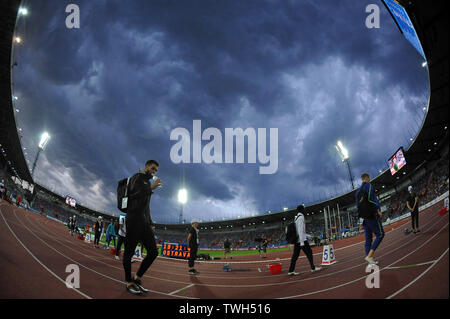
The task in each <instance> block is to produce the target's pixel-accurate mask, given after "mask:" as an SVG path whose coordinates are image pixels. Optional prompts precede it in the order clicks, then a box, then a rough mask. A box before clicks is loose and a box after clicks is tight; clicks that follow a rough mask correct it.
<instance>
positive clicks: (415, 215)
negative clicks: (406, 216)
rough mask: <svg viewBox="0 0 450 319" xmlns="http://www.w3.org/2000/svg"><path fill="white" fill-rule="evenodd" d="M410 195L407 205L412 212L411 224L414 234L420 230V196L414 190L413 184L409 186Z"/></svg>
mask: <svg viewBox="0 0 450 319" xmlns="http://www.w3.org/2000/svg"><path fill="white" fill-rule="evenodd" d="M408 192H409V196H408V198H407V200H406V206H408V209H409V211H410V212H411V226H412V231H413V233H414V234H416V233H418V232H420V229H419V196H417V195H416V193H415V192H414V190H413V187H412V186H408Z"/></svg>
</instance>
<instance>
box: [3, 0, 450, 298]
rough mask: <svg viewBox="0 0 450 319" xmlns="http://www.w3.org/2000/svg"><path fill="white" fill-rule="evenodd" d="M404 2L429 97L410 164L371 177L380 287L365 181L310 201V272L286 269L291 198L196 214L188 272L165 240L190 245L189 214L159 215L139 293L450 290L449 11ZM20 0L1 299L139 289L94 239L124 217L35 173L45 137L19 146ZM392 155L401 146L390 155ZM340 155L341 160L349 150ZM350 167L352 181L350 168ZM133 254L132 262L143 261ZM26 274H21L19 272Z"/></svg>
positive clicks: (6, 100) (363, 294) (9, 102)
mask: <svg viewBox="0 0 450 319" xmlns="http://www.w3.org/2000/svg"><path fill="white" fill-rule="evenodd" d="M398 3H399V4H401V5H402V6H403V7H404V9H405V10H406V12H407V14H408V16H409V18H410V19H411V20H412V23H413V26H414V29H415V30H416V32H417V36H418V38H419V40H420V44H421V47H422V48H423V52H424V54H425V55H426V57H427V59H426V68H427V70H428V76H429V85H430V97H429V99H428V105H427V106H426V109H425V110H426V114H425V118H424V121H423V123H422V124H421V126H420V131H419V132H418V133H417V135H416V136H415V138H412V139H411V144H410V146H409V147H408V148H407V149H403V148H399V151H400V152H402V153H401V156H403V158H405V159H406V163H407V164H406V166H405V167H402V166H400V165H397V164H395V165H394V164H393V165H392V167H391V169H389V168H386V169H384V170H380V171H379V174H378V175H377V176H374V177H373V178H372V179H371V184H372V186H373V188H374V190H375V193H376V195H377V197H378V199H379V201H380V206H381V210H382V213H383V220H382V222H383V226H384V231H385V233H386V236H385V238H384V240H383V243H382V245H381V246H380V248H379V250H377V259H378V260H379V267H380V282H379V288H376V289H369V288H367V281H366V278H367V276H368V274H369V273H368V272H367V269H366V263H365V262H364V260H363V258H362V257H361V256H362V254H363V247H364V233H363V232H362V231H361V229H360V227H359V218H358V212H357V208H356V204H355V194H356V192H357V190H358V187H356V188H354V187H353V188H352V189H351V190H350V191H348V192H339V194H337V195H336V196H329V197H328V198H326V199H323V200H322V199H321V200H319V201H313V202H312V203H309V204H307V205H306V214H305V223H306V233H307V234H308V235H310V236H309V239H308V241H309V244H310V246H311V247H312V251H313V254H314V262H315V263H316V265H317V266H318V265H320V264H321V262H322V265H323V266H322V270H321V271H320V272H317V273H311V272H310V269H309V265H308V263H307V260H306V257H305V256H304V254H301V255H300V258H299V260H298V262H297V268H296V269H297V271H299V272H300V276H298V277H288V276H287V268H289V263H290V259H291V255H292V251H293V249H292V247H293V245H292V244H289V243H288V241H287V240H286V233H285V231H286V227H287V226H288V224H289V223H290V222H292V220H293V218H294V217H295V215H296V214H297V211H296V207H284V208H282V209H280V210H279V211H268V212H266V213H264V214H260V215H258V216H247V217H243V218H223V219H222V220H219V221H218V220H211V221H206V220H205V221H203V220H200V225H199V231H200V238H201V240H200V244H199V254H198V256H197V260H196V267H197V269H198V270H199V271H200V275H198V276H196V277H193V276H190V275H189V274H187V258H186V257H185V256H182V254H179V253H178V251H177V252H176V253H175V255H174V253H173V252H174V249H175V248H173V247H172V248H170V246H169V248H167V245H172V246H176V245H185V244H186V238H187V234H188V232H189V229H190V224H189V222H187V223H186V221H183V219H182V217H183V216H182V214H183V211H182V212H181V215H180V219H179V223H169V222H167V223H165V222H164V223H163V222H155V223H154V233H155V238H156V243H157V245H158V249H159V256H158V257H157V259H156V260H155V262H154V264H153V265H152V267H151V268H150V269H149V271H148V272H147V273H146V274H145V275H144V277H143V278H142V279H143V282H144V284H145V285H146V287H147V289H149V292H148V293H147V294H145V295H144V296H142V297H141V296H140V297H139V298H141V299H142V298H148V299H175V300H178V301H179V300H185V299H310V298H312V299H448V297H449V286H448V281H449V280H448V279H449V278H448V275H449V254H448V243H449V232H448V218H449V214H448V194H449V193H448V192H449V187H448V170H449V169H448V163H449V154H448V151H449V136H448V110H449V107H448V103H449V100H448V94H449V86H448V76H449V74H448V63H449V61H448V21H449V20H448V14H447V13H446V10H445V9H444V7H443V2H442V1H433V3H432V4H431V3H430V1H421V0H417V1H398ZM23 5H24V3H22V1H20V0H19V1H18V0H15V1H7V2H2V3H1V4H0V12H1V13H0V15H1V19H0V21H1V30H2V38H1V48H2V50H1V51H0V59H1V63H0V67H1V77H2V80H1V85H0V87H1V91H0V98H1V101H2V106H1V111H0V112H1V117H0V118H1V124H0V132H1V134H0V137H1V139H0V147H1V149H0V150H1V152H2V154H1V155H0V180H2V186H3V187H4V189H5V195H4V198H3V199H4V200H3V201H2V202H1V203H0V217H1V218H0V228H1V230H2V231H1V232H0V234H1V235H0V236H1V238H2V240H1V244H0V264H1V268H2V270H3V273H4V275H3V276H2V277H1V278H0V288H1V289H0V291H1V292H0V296H1V298H2V299H128V298H136V296H132V295H130V294H129V293H127V292H126V291H125V289H124V285H125V281H124V278H123V267H122V263H121V262H120V261H118V260H116V259H114V256H113V255H112V250H110V249H109V247H113V246H114V245H112V246H110V245H109V244H108V245H106V243H105V238H104V237H102V238H101V244H102V245H103V247H104V248H105V249H99V250H97V249H94V248H93V246H92V243H91V242H88V241H87V237H88V236H87V235H88V234H90V235H92V234H93V226H94V225H95V222H96V220H97V219H98V217H99V216H101V217H102V218H103V220H104V222H105V229H106V226H107V225H109V224H114V223H115V222H117V221H118V220H119V215H120V214H119V213H117V211H116V212H105V211H101V210H96V209H93V208H90V207H88V206H89V205H84V204H83V203H79V202H76V200H75V199H74V198H72V197H70V196H69V195H67V194H62V191H60V190H58V189H50V188H49V187H46V186H45V185H40V184H39V183H38V182H37V181H35V180H34V179H33V171H34V169H35V166H36V162H37V161H38V156H39V153H40V152H41V151H44V148H45V143H46V142H48V140H47V141H45V139H44V140H42V141H41V142H42V143H43V144H42V145H40V146H39V151H38V154H37V156H36V159H35V162H34V163H33V164H34V165H31V164H32V163H30V162H29V161H27V159H26V157H25V154H24V153H25V151H24V149H23V147H22V144H21V138H22V136H21V135H22V134H23V133H22V132H21V130H20V129H19V127H18V125H17V123H16V114H15V113H17V112H19V111H18V110H17V108H15V104H14V103H15V98H14V94H13V87H14V85H13V83H12V78H13V74H12V73H13V72H14V68H15V67H17V65H15V61H14V60H13V54H12V52H13V47H14V45H15V43H16V42H17V37H16V35H15V27H16V23H17V19H18V18H19V17H20V18H25V19H26V16H25V13H24V12H25V11H24V9H23V8H24V6H23ZM392 18H393V19H395V18H394V16H392ZM446 26H447V27H446ZM398 27H399V29H400V32H402V31H401V28H400V26H398ZM380 129H382V128H380ZM50 143H51V142H50ZM399 147H400V145H399ZM337 148H338V147H337ZM341 153H345V152H341ZM389 155H391V154H389ZM396 158H397V152H396V154H394V155H393V156H392V157H390V159H391V160H393V159H394V160H395V159H396ZM342 161H343V162H345V156H343V157H342ZM347 163H348V161H347ZM394 167H395V168H394ZM348 169H349V172H350V177H351V179H352V176H351V174H352V173H351V170H350V166H348ZM352 183H353V179H352ZM409 186H412V187H413V188H414V190H416V192H417V193H418V194H419V212H420V223H421V227H420V228H421V233H420V235H413V234H408V231H407V229H408V228H410V222H411V214H410V211H409V210H408V208H407V207H406V199H407V197H408V187H409ZM79 200H83V199H82V198H79ZM299 201H300V200H299ZM299 204H300V202H299ZM268 209H269V208H268ZM71 216H77V219H76V220H77V224H76V226H77V227H76V235H75V237H74V236H71V234H70V232H69V231H68V229H67V224H68V222H69V217H71ZM105 229H104V230H105ZM104 230H103V231H104ZM405 230H406V231H405ZM261 238H265V239H267V253H263V254H262V253H261V251H262V248H261V241H262V239H261ZM225 239H228V240H230V242H231V247H232V248H231V256H232V258H231V259H230V258H228V259H226V260H225V259H224V249H223V243H224V241H225ZM330 245H331V246H330ZM106 246H108V249H106V248H107V247H106ZM326 247H327V248H326ZM330 247H332V248H333V249H334V252H335V259H333V260H332V264H329V265H327V264H326V263H325V262H324V259H323V258H324V252H325V249H330ZM163 249H164V250H165V251H163ZM176 249H180V248H176ZM171 250H172V252H171ZM142 254H143V255H145V254H146V251H145V250H143V251H142ZM137 257H140V256H137ZM137 260H138V262H136V263H134V264H133V271H136V270H137V267H138V265H139V263H140V261H141V260H142V259H139V258H137ZM69 264H71V265H77V266H78V267H79V272H80V274H81V285H80V287H79V288H68V287H67V286H66V278H67V276H68V275H69V272H68V271H67V268H66V267H67V265H69ZM224 266H228V267H230V268H229V270H230V271H225V272H224ZM275 266H281V272H279V273H277V272H275V270H274V269H275ZM18 277H20V278H21V280H20V282H17V281H16V280H15V278H18ZM11 287H14V289H11Z"/></svg>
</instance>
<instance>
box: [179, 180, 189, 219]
mask: <svg viewBox="0 0 450 319" xmlns="http://www.w3.org/2000/svg"><path fill="white" fill-rule="evenodd" d="M178 202H179V203H180V204H181V212H180V217H179V218H178V222H179V223H180V224H181V223H182V222H183V206H184V204H186V203H187V190H186V188H182V189H180V190H179V191H178Z"/></svg>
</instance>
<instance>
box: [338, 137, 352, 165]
mask: <svg viewBox="0 0 450 319" xmlns="http://www.w3.org/2000/svg"><path fill="white" fill-rule="evenodd" d="M335 147H336V149H337V151H338V153H339V155H340V156H341V159H342V161H343V162H345V161H346V160H347V159H349V156H348V150H347V149H346V148H345V147H344V145H343V144H342V142H341V141H337V143H336V145H335Z"/></svg>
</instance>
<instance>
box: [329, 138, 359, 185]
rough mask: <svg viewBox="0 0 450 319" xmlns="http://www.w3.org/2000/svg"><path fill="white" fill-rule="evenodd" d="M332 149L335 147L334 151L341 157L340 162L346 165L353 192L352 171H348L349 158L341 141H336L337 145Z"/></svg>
mask: <svg viewBox="0 0 450 319" xmlns="http://www.w3.org/2000/svg"><path fill="white" fill-rule="evenodd" d="M334 147H336V150H337V151H338V153H339V155H340V156H341V159H342V162H344V163H347V168H348V175H349V176H350V182H351V183H352V190H353V189H354V188H355V185H354V184H353V174H352V170H351V169H350V157H349V155H348V151H347V149H346V148H345V147H344V145H343V144H342V142H341V141H337V144H336V145H335V146H334Z"/></svg>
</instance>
